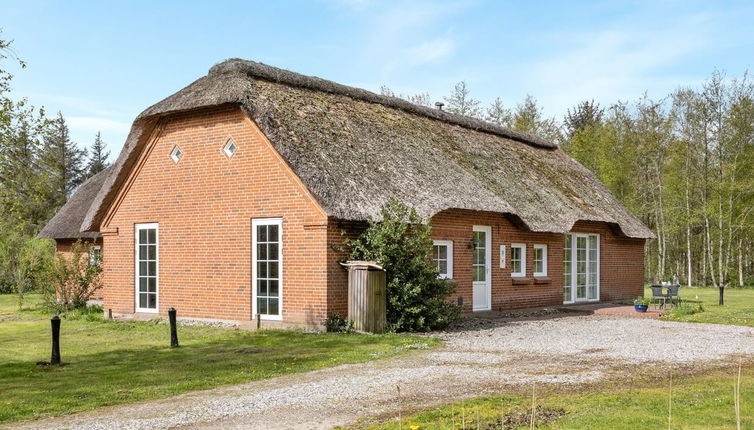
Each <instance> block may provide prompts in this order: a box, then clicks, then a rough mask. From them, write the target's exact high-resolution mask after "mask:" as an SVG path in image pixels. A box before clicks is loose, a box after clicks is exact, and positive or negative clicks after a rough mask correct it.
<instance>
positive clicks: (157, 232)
mask: <svg viewBox="0 0 754 430" xmlns="http://www.w3.org/2000/svg"><path fill="white" fill-rule="evenodd" d="M151 229H154V241H155V270H156V271H157V274H156V275H155V280H154V282H155V308H154V309H151V308H142V307H139V231H141V230H151ZM134 309H136V312H143V313H152V314H156V313H159V312H160V228H159V224H158V223H156V222H152V223H142V224H135V225H134Z"/></svg>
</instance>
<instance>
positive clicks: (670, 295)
mask: <svg viewBox="0 0 754 430" xmlns="http://www.w3.org/2000/svg"><path fill="white" fill-rule="evenodd" d="M680 289H681V286H680V285H678V284H674V285H668V292H667V294H665V301H666V302H670V304H671V305H673V306H677V305H679V304H680V303H681V295H680V293H679V290H680ZM653 294H654V293H653Z"/></svg>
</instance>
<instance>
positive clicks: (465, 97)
mask: <svg viewBox="0 0 754 430" xmlns="http://www.w3.org/2000/svg"><path fill="white" fill-rule="evenodd" d="M470 94H471V91H470V90H469V88H468V86H467V85H466V82H465V81H461V82H459V83H457V84H456V85H455V87H453V93H451V94H450V96H448V97H443V98H444V99H445V102H446V103H447V105H448V111H449V112H453V113H455V114H458V115H465V116H470V117H472V118H481V117H482V108H481V106H480V105H481V102H480V101H479V100H476V99H473V98H471V96H470Z"/></svg>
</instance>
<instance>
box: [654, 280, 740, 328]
mask: <svg viewBox="0 0 754 430" xmlns="http://www.w3.org/2000/svg"><path fill="white" fill-rule="evenodd" d="M644 294H645V295H646V296H651V295H652V291H651V290H650V289H649V288H647V289H645V290H644ZM680 294H681V298H682V299H683V300H684V302H686V303H687V304H688V305H689V306H688V307H689V308H690V309H692V310H694V309H696V308H698V305H699V304H701V305H702V308H703V309H704V312H697V313H694V314H688V313H687V312H684V311H680V312H669V313H667V314H666V315H665V316H664V319H667V320H672V321H689V322H704V323H713V324H733V325H746V326H753V327H754V288H726V289H725V305H723V306H720V305H718V304H717V303H718V297H719V292H718V289H717V288H698V287H681V290H680Z"/></svg>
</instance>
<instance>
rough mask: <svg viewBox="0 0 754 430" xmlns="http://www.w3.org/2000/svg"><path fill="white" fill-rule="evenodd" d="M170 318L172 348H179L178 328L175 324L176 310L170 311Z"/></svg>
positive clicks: (171, 309)
mask: <svg viewBox="0 0 754 430" xmlns="http://www.w3.org/2000/svg"><path fill="white" fill-rule="evenodd" d="M168 318H169V319H170V347H171V348H177V347H178V327H176V322H175V308H170V309H168Z"/></svg>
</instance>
